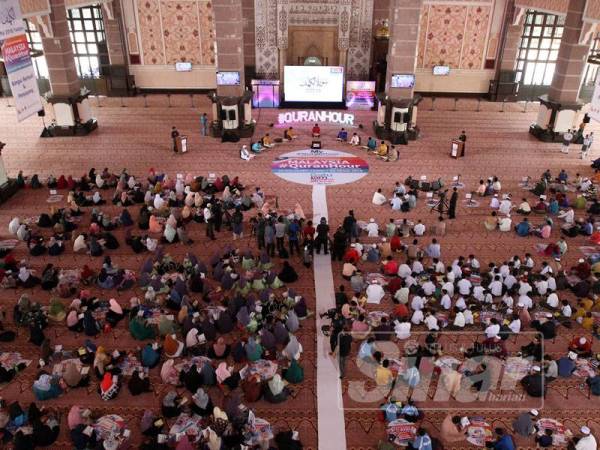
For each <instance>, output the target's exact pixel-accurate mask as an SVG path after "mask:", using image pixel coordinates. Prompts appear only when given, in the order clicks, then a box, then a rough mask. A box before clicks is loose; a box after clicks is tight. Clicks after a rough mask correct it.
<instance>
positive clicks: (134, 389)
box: [127, 370, 152, 396]
mask: <svg viewBox="0 0 600 450" xmlns="http://www.w3.org/2000/svg"><path fill="white" fill-rule="evenodd" d="M127 387H128V388H129V392H131V395H134V396H135V395H141V394H143V393H144V392H152V388H151V387H150V379H149V378H148V377H147V376H143V377H142V375H141V374H140V373H139V372H138V371H137V370H134V371H133V373H132V374H131V377H130V378H129V382H128V383H127Z"/></svg>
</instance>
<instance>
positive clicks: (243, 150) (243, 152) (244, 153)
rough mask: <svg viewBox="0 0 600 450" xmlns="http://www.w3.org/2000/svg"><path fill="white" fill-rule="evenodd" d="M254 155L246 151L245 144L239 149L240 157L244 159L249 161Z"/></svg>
mask: <svg viewBox="0 0 600 450" xmlns="http://www.w3.org/2000/svg"><path fill="white" fill-rule="evenodd" d="M255 156H256V155H253V154H251V153H250V152H249V151H248V146H247V145H242V148H241V149H240V158H242V159H243V160H244V161H250V160H251V159H253V158H254V157H255Z"/></svg>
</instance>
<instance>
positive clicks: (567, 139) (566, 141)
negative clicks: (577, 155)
mask: <svg viewBox="0 0 600 450" xmlns="http://www.w3.org/2000/svg"><path fill="white" fill-rule="evenodd" d="M572 140H573V133H572V132H571V129H570V128H569V129H568V130H567V132H566V133H565V134H563V143H562V147H561V148H560V152H561V153H566V154H567V155H568V154H569V145H571V141H572Z"/></svg>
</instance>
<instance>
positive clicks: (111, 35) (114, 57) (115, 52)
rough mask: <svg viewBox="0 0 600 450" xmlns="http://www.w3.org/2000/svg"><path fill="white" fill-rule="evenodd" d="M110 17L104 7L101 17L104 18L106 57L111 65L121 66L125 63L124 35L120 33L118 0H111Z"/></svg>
mask: <svg viewBox="0 0 600 450" xmlns="http://www.w3.org/2000/svg"><path fill="white" fill-rule="evenodd" d="M111 11H112V18H111V17H109V14H108V12H107V10H106V9H104V10H103V11H102V17H103V19H104V32H105V34H106V45H107V47H108V58H109V60H110V64H111V66H123V65H125V64H126V59H125V51H124V48H125V46H124V45H123V43H124V41H125V36H123V35H122V33H121V31H122V29H121V20H122V19H121V17H122V15H121V2H120V1H119V0H113V1H112V6H111Z"/></svg>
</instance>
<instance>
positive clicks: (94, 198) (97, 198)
mask: <svg viewBox="0 0 600 450" xmlns="http://www.w3.org/2000/svg"><path fill="white" fill-rule="evenodd" d="M92 202H93V204H94V205H95V206H99V205H104V204H105V203H106V201H105V200H103V199H102V196H101V195H100V192H98V191H96V192H94V195H93V196H92Z"/></svg>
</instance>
